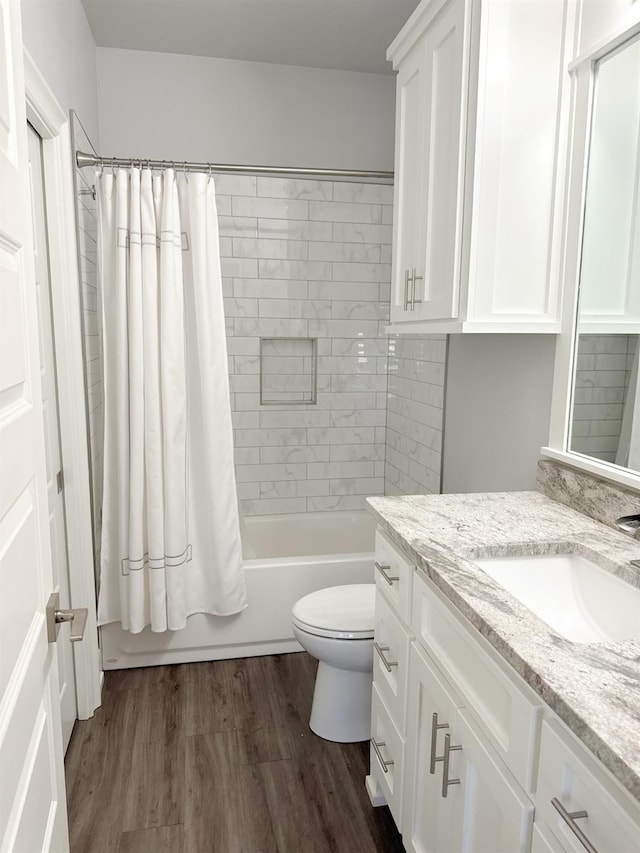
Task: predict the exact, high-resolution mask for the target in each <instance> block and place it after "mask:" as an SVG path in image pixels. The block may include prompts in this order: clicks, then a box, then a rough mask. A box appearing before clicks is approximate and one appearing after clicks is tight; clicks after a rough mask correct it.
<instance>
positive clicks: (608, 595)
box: [475, 554, 640, 643]
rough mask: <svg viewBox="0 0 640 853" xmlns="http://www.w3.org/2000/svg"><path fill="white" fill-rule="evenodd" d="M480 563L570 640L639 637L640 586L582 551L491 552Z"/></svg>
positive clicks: (508, 589) (509, 590)
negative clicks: (499, 554)
mask: <svg viewBox="0 0 640 853" xmlns="http://www.w3.org/2000/svg"><path fill="white" fill-rule="evenodd" d="M475 564H476V565H477V566H478V567H479V568H481V569H482V571H483V572H486V574H488V575H490V576H491V577H492V578H493V579H494V580H495V581H496V582H497V583H499V584H500V586H503V587H504V588H505V589H506V590H507V591H508V592H510V593H511V595H512V596H513V597H514V598H517V599H518V601H520V602H521V603H522V604H524V606H525V607H527V608H528V609H529V610H531V611H533V613H535V614H536V616H538V617H539V618H540V619H542V620H543V621H544V622H546V623H547V625H549V626H550V627H551V628H553V630H554V631H557V633H558V634H560V635H562V636H563V637H565V638H566V639H567V640H571V641H572V642H574V643H610V642H616V641H618V640H633V639H640V589H638V588H637V587H634V586H631V584H628V583H626V582H625V581H622V580H620V578H617V577H616V576H615V575H612V574H610V573H609V572H607V571H605V570H604V569H601V568H600V567H599V566H596V565H595V564H594V563H592V562H590V561H589V560H587V559H585V558H584V557H581V556H579V555H578V554H550V555H545V556H541V557H491V558H487V559H482V560H476V561H475Z"/></svg>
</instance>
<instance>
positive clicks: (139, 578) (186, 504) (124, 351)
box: [96, 168, 246, 633]
mask: <svg viewBox="0 0 640 853" xmlns="http://www.w3.org/2000/svg"><path fill="white" fill-rule="evenodd" d="M96 186H97V192H98V274H99V287H100V300H101V303H102V345H103V357H104V401H105V402H104V411H105V421H104V488H103V504H102V541H101V553H100V592H99V600H98V624H100V625H104V624H106V623H108V622H121V624H122V627H123V628H124V629H126V630H129V631H131V632H132V633H138V632H139V631H142V630H143V628H145V626H147V625H150V626H151V630H152V631H167V630H170V631H175V630H179V629H180V628H184V626H185V624H186V620H187V617H189V616H191V615H192V614H194V613H210V614H216V615H230V614H233V613H238V612H239V611H240V610H242V609H243V608H244V607H246V594H245V586H244V576H243V571H242V549H241V544H240V530H239V519H238V510H237V500H236V484H235V474H234V467H233V436H232V427H231V407H230V399H229V379H228V366H227V352H226V338H225V327H224V311H223V301H222V280H221V272H220V256H219V238H218V218H217V212H216V201H215V187H214V181H213V179H212V178H211V177H210V176H207V175H205V174H200V173H197V174H195V173H194V174H190V175H189V176H188V177H187V176H186V175H176V174H175V172H174V171H173V170H170V169H169V170H166V171H164V172H163V173H162V174H160V175H152V173H151V171H150V170H148V169H136V168H132V169H130V170H125V169H118V170H115V172H108V171H106V172H103V173H102V174H99V175H97V178H96Z"/></svg>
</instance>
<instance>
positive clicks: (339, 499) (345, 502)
mask: <svg viewBox="0 0 640 853" xmlns="http://www.w3.org/2000/svg"><path fill="white" fill-rule="evenodd" d="M366 498H367V496H366V495H331V496H329V497H321V498H307V512H338V511H339V512H345V511H349V510H360V509H366V508H367V504H366Z"/></svg>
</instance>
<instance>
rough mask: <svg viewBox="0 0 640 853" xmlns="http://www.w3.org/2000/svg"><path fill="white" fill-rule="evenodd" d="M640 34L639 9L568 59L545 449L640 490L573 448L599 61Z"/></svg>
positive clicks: (632, 479)
mask: <svg viewBox="0 0 640 853" xmlns="http://www.w3.org/2000/svg"><path fill="white" fill-rule="evenodd" d="M638 33H640V8H638V7H636V9H635V11H634V19H633V21H632V22H631V23H629V21H627V22H626V25H625V26H624V27H623V28H621V29H620V30H619V31H618V32H616V33H614V34H613V35H610V36H609V37H607V38H606V39H605V40H603V41H602V42H600V43H598V44H596V45H595V46H594V47H592V48H591V49H590V50H588V51H586V52H585V53H583V54H581V55H580V56H578V57H577V58H576V59H574V60H573V61H572V62H571V63H569V66H568V71H569V74H570V75H571V98H570V109H569V115H570V118H569V146H568V157H569V159H568V164H567V182H566V194H565V205H564V216H563V227H562V232H563V233H562V244H563V262H562V269H561V275H562V278H563V288H562V308H561V325H560V334H559V336H558V340H557V345H556V359H555V366H554V373H553V394H552V399H551V420H550V424H549V445H548V446H547V447H543V448H542V449H541V453H542V455H543V456H544V457H547V458H550V459H555V460H557V461H558V462H562V463H563V464H565V465H570V466H571V467H573V468H578V469H580V470H583V471H588V472H589V473H591V474H595V475H596V476H598V477H601V478H602V479H604V480H611V481H613V482H616V483H620V484H621V485H624V486H631V487H632V488H636V489H639V490H640V472H635V471H632V470H630V469H629V468H621V467H620V466H617V465H613V464H610V463H608V462H601V461H600V460H598V459H594V458H592V457H589V456H585V455H583V454H581V453H576V452H574V451H571V450H570V449H569V429H570V414H571V404H572V399H573V379H574V372H575V349H576V339H577V321H578V292H579V284H580V268H581V264H582V236H583V232H584V219H585V201H586V189H587V170H588V164H589V148H590V140H591V123H592V114H593V106H594V93H595V80H596V63H597V62H598V60H599V59H602V57H604V56H606V55H607V54H608V53H610V52H611V51H613V50H615V49H616V48H617V47H619V46H620V45H621V44H623V43H624V42H625V41H627V40H628V39H630V38H632V37H633V36H634V35H636V34H638Z"/></svg>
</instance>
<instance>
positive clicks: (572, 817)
mask: <svg viewBox="0 0 640 853" xmlns="http://www.w3.org/2000/svg"><path fill="white" fill-rule="evenodd" d="M551 805H552V806H553V807H554V809H555V810H556V811H557V812H558V814H559V815H560V817H561V818H562V820H563V821H564V822H565V823H566V824H567V826H568V827H569V829H570V830H571V832H573V834H574V835H575V837H576V838H577V839H578V841H579V842H580V844H582V846H583V847H584V849H585V850H588V851H589V853H598V851H597V850H596V848H595V847H594V846H593V844H592V843H591V842H590V841H589V839H588V838H587V836H586V835H585V834H584V832H583V831H582V830H581V829H580V827H579V826H578V824H577V823H576V820H580V818H584V817H589V814H588V812H586V811H584V810H582V811H579V812H568V811H567V810H566V809H565V807H564V806H563V805H562V803H561V802H560V800H559V799H558V798H557V797H553V798H552V800H551Z"/></svg>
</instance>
